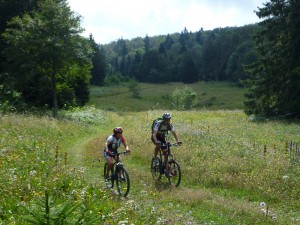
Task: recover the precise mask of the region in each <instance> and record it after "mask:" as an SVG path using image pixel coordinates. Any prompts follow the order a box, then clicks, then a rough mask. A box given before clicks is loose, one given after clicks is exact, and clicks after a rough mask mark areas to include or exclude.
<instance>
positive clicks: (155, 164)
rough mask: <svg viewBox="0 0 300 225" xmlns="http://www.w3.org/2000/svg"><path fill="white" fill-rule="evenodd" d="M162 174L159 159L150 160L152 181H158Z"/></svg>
mask: <svg viewBox="0 0 300 225" xmlns="http://www.w3.org/2000/svg"><path fill="white" fill-rule="evenodd" d="M161 172H162V163H161V160H160V159H159V158H152V160H151V174H152V177H153V178H154V179H158V180H159V179H160V178H161V174H162V173H161Z"/></svg>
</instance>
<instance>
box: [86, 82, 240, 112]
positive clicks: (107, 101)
mask: <svg viewBox="0 0 300 225" xmlns="http://www.w3.org/2000/svg"><path fill="white" fill-rule="evenodd" d="M185 86H188V87H191V88H192V89H193V90H194V91H195V92H196V94H197V97H198V103H197V105H196V106H195V108H196V109H201V110H203V109H209V110H219V109H242V108H243V102H244V100H245V98H244V93H245V89H243V88H240V87H237V86H236V85H234V84H232V83H226V82H209V83H205V82H198V83H195V84H189V85H185V84H182V83H168V84H144V83H142V84H140V96H139V98H132V93H131V92H130V91H129V89H128V87H127V85H126V84H125V85H123V86H116V87H103V88H98V87H92V88H91V99H90V102H89V104H90V105H94V106H95V107H99V108H101V109H104V110H109V111H117V112H120V111H122V112H124V111H125V112H128V111H129V112H132V111H145V110H146V111H147V110H159V109H170V108H172V104H171V98H172V92H173V91H174V90H175V89H182V88H184V87H185Z"/></svg>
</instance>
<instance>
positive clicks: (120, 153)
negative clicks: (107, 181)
mask: <svg viewBox="0 0 300 225" xmlns="http://www.w3.org/2000/svg"><path fill="white" fill-rule="evenodd" d="M129 153H130V152H129V151H125V152H117V153H113V152H112V153H111V154H109V155H110V156H116V155H122V154H124V155H126V154H129Z"/></svg>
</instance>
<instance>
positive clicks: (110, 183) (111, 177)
mask: <svg viewBox="0 0 300 225" xmlns="http://www.w3.org/2000/svg"><path fill="white" fill-rule="evenodd" d="M106 170H107V163H105V164H104V169H103V171H104V173H103V177H104V182H105V184H106V187H107V188H113V187H114V180H115V179H114V175H113V174H114V171H113V170H114V169H113V168H112V169H111V170H110V171H109V173H108V177H107V179H106V177H105V176H106Z"/></svg>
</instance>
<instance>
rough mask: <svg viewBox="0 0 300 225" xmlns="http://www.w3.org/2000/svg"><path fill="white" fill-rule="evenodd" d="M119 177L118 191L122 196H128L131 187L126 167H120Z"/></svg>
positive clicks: (117, 181) (117, 182)
mask: <svg viewBox="0 0 300 225" xmlns="http://www.w3.org/2000/svg"><path fill="white" fill-rule="evenodd" d="M117 176H118V179H117V180H116V184H117V189H118V193H119V195H120V196H122V197H126V196H127V195H128V193H129V189H130V180H129V175H128V173H127V171H126V170H125V169H124V168H119V173H118V175H117Z"/></svg>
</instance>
